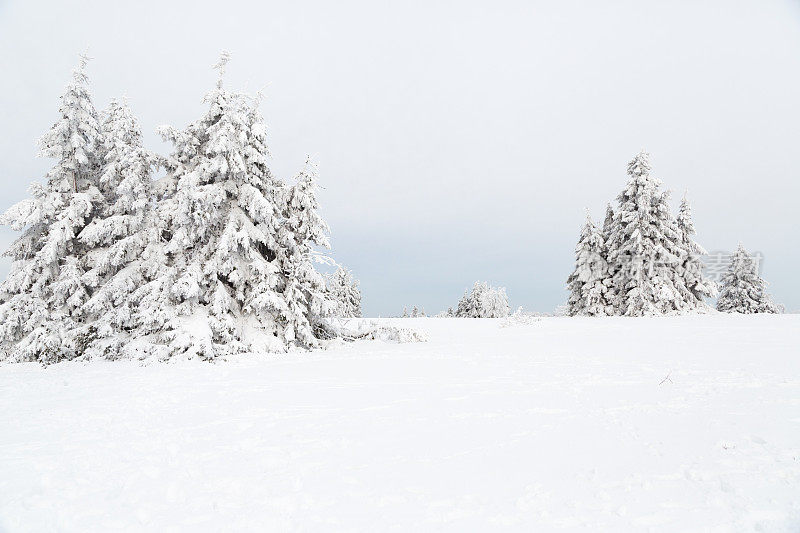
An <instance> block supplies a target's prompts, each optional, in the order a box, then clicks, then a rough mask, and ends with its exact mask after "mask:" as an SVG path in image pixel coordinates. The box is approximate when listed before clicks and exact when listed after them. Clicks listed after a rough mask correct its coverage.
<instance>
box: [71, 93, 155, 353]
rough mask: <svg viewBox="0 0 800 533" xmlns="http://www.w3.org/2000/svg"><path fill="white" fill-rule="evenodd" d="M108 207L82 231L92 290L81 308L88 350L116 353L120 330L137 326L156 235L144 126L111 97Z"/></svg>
mask: <svg viewBox="0 0 800 533" xmlns="http://www.w3.org/2000/svg"><path fill="white" fill-rule="evenodd" d="M101 118H102V120H101V131H102V138H103V144H102V147H101V149H102V151H103V166H102V170H101V173H100V179H99V185H100V190H101V192H102V193H103V196H104V199H105V202H104V205H103V209H102V210H100V211H99V212H98V213H97V216H96V217H95V218H94V219H93V220H92V221H91V222H90V223H89V224H88V225H87V226H86V227H85V228H84V229H83V231H82V232H81V233H80V235H79V236H78V238H79V240H80V241H81V243H82V244H83V245H84V246H85V247H86V248H87V249H88V250H89V251H88V252H87V255H86V265H87V272H86V273H85V274H84V276H83V280H84V281H85V282H86V284H87V285H88V286H89V287H90V289H91V290H92V291H93V294H92V296H91V298H90V299H89V301H88V302H86V303H85V304H84V306H83V309H82V314H83V316H84V317H86V325H85V326H84V339H85V342H86V343H87V344H88V346H87V354H88V355H89V356H110V357H116V356H117V355H118V354H119V349H120V347H121V346H122V345H123V343H124V342H125V339H124V338H123V336H122V335H121V334H122V333H125V332H129V331H131V330H132V329H134V328H135V326H136V323H135V320H134V318H135V317H134V312H135V300H134V299H133V298H132V297H131V294H132V293H133V292H134V291H135V290H136V289H137V288H138V287H139V286H141V284H142V282H143V277H142V272H141V268H140V264H139V261H140V257H141V255H142V253H143V252H144V250H145V248H146V246H147V245H148V243H149V242H150V241H151V240H152V239H153V235H152V231H153V225H152V208H153V197H152V169H153V165H154V164H155V161H156V158H155V157H154V156H153V155H151V154H150V153H149V152H148V151H147V150H145V149H144V146H143V144H142V132H141V129H140V128H139V124H138V122H137V120H136V118H135V117H134V116H133V114H132V113H131V110H130V108H129V107H128V105H127V104H126V103H125V102H120V101H118V100H112V101H111V104H110V105H109V107H108V109H107V110H105V111H104V112H103V113H102V115H101Z"/></svg>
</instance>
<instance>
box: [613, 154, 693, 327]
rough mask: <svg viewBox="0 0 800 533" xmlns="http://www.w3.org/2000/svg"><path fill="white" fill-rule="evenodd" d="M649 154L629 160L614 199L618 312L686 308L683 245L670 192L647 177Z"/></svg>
mask: <svg viewBox="0 0 800 533" xmlns="http://www.w3.org/2000/svg"><path fill="white" fill-rule="evenodd" d="M650 170H651V167H650V156H649V154H647V152H644V151H642V152H640V153H639V154H638V155H637V156H636V157H635V158H634V159H633V160H632V161H631V162H630V163H629V164H628V176H629V177H630V179H629V181H628V184H627V186H626V187H625V189H623V190H622V192H621V193H620V194H619V196H618V197H617V201H618V204H619V206H618V208H617V210H616V212H615V213H614V221H613V223H612V224H611V228H610V231H609V237H608V242H607V249H608V257H607V261H608V263H609V264H610V265H611V270H612V272H613V278H612V283H613V286H614V291H615V293H616V297H615V301H614V308H615V311H616V314H620V315H626V316H645V315H661V314H670V313H675V312H678V311H680V310H682V309H683V308H684V302H683V297H682V294H681V293H682V290H681V287H680V286H681V285H682V284H683V280H682V278H681V277H680V275H679V274H678V266H679V265H680V261H681V256H682V249H681V246H680V236H679V233H678V229H677V223H676V221H675V218H674V217H673V216H672V214H671V213H670V209H669V204H668V199H669V193H668V192H661V191H660V190H659V188H660V186H661V180H659V179H657V178H655V177H653V176H651V175H650Z"/></svg>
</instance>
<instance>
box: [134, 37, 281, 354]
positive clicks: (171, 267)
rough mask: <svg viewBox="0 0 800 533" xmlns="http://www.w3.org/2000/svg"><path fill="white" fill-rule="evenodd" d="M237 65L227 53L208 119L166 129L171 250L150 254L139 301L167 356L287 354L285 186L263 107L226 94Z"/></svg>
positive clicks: (145, 329)
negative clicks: (280, 240) (271, 159)
mask: <svg viewBox="0 0 800 533" xmlns="http://www.w3.org/2000/svg"><path fill="white" fill-rule="evenodd" d="M228 59H229V56H228V55H227V53H223V55H222V57H221V59H220V61H219V63H218V64H217V65H216V66H215V67H216V68H218V69H219V72H220V76H219V81H218V83H217V86H216V87H215V88H214V89H213V90H212V91H211V92H210V93H208V95H206V97H205V99H204V101H205V102H206V103H207V104H208V106H209V108H208V111H207V112H206V113H205V114H204V115H203V116H202V117H201V118H200V119H199V120H197V121H196V122H194V123H192V124H190V125H189V126H188V127H187V128H186V129H185V130H184V131H176V130H175V129H173V128H168V127H165V128H162V129H161V133H162V136H163V137H164V138H165V139H166V140H170V141H171V142H172V143H173V145H174V152H173V155H172V157H171V158H170V159H169V160H168V162H167V168H168V176H167V178H166V183H165V184H164V185H163V186H162V187H161V189H162V191H163V192H162V195H163V196H164V197H163V199H162V200H161V202H160V205H159V209H158V218H157V224H158V226H157V227H158V229H159V230H160V231H159V232H160V233H161V235H160V238H161V240H162V241H163V246H161V245H154V246H151V247H150V249H149V250H148V251H147V252H146V253H145V254H144V257H143V262H144V265H143V272H144V275H145V279H146V280H147V282H146V283H145V284H144V285H143V286H142V287H141V288H140V289H139V290H137V291H136V293H135V294H134V299H135V300H137V301H139V302H141V303H140V309H139V312H138V322H139V324H140V330H139V333H140V334H148V333H153V334H155V335H154V336H155V341H156V342H157V343H160V344H162V348H163V349H162V350H161V351H162V353H161V355H162V356H170V355H175V354H178V353H183V354H186V355H187V356H194V355H196V356H199V357H203V358H212V357H216V356H219V355H224V354H226V353H233V352H241V351H247V350H251V349H256V348H257V349H262V350H275V349H283V348H284V347H285V346H284V344H283V343H281V342H280V341H278V340H277V339H278V336H279V335H280V334H281V333H282V331H281V328H280V325H279V324H278V322H279V320H278V319H279V317H281V316H284V315H286V314H287V313H289V308H288V306H287V303H286V302H285V301H284V299H283V298H282V295H281V291H282V290H283V289H284V287H285V286H286V285H287V281H286V280H285V279H283V278H282V275H281V272H280V270H279V268H278V265H277V264H276V261H275V259H276V257H277V251H276V250H277V248H278V245H277V242H276V228H277V225H278V223H279V217H280V212H279V209H278V205H277V203H276V199H277V198H279V197H280V196H281V194H280V191H279V190H278V189H279V187H280V185H279V183H278V181H277V180H275V179H274V178H273V177H272V175H271V173H270V171H269V169H268V168H267V166H266V161H267V157H268V152H267V148H266V128H265V127H264V124H263V120H262V119H261V117H260V114H259V113H258V111H257V109H256V106H257V104H258V102H254V101H253V100H252V99H250V98H248V97H246V96H245V95H243V94H239V93H232V92H230V91H228V90H226V89H225V88H224V87H223V76H224V71H225V66H226V64H227V62H228ZM270 338H272V339H275V342H268V339H270ZM265 343H266V344H265ZM256 344H257V345H256Z"/></svg>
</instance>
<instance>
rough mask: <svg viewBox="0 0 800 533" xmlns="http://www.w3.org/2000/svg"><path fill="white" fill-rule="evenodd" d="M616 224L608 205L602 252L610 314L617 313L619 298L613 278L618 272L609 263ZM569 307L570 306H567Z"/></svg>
mask: <svg viewBox="0 0 800 533" xmlns="http://www.w3.org/2000/svg"><path fill="white" fill-rule="evenodd" d="M613 226H614V209H613V208H612V207H611V204H610V203H609V204H607V205H606V216H605V219H604V220H603V228H602V230H601V231H602V233H601V236H602V237H603V251H602V253H601V255H602V257H603V260H604V261H605V262H606V282H605V285H606V289H605V299H606V303H607V304H608V309H607V313H608V314H609V315H616V314H618V313H617V310H616V308H615V307H614V306H615V304H616V302H617V299H618V294H617V290H616V287H614V283H613V279H614V274H615V273H616V272H615V270H614V265H613V264H612V263H609V261H608V242H609V240H610V236H611V228H612V227H613ZM567 308H569V306H567Z"/></svg>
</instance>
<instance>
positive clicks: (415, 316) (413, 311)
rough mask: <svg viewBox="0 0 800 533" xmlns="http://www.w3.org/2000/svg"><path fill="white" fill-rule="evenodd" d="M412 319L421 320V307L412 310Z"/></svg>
mask: <svg viewBox="0 0 800 533" xmlns="http://www.w3.org/2000/svg"><path fill="white" fill-rule="evenodd" d="M411 318H419V307H417V306H416V305H415V306H414V308H413V309H411Z"/></svg>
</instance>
